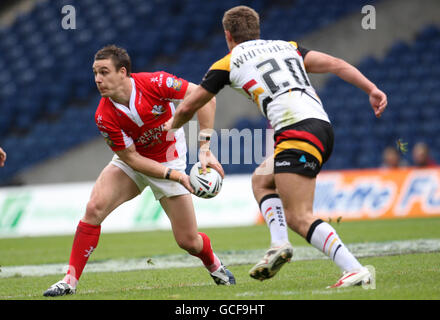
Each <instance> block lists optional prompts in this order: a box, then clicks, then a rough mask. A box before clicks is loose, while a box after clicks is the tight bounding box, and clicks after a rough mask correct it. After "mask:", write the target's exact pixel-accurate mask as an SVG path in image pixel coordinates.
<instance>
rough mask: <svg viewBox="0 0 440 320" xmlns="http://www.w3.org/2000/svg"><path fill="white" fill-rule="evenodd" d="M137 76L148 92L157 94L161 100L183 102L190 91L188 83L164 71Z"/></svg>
mask: <svg viewBox="0 0 440 320" xmlns="http://www.w3.org/2000/svg"><path fill="white" fill-rule="evenodd" d="M137 76H138V79H139V80H140V81H142V82H143V83H144V85H145V86H146V88H148V90H151V91H153V92H155V93H156V94H157V96H158V97H159V98H161V99H167V100H182V99H183V98H184V97H185V93H186V90H187V89H188V81H186V80H185V79H183V78H179V77H177V76H175V75H173V74H171V73H167V72H164V71H158V72H152V73H138V74H137Z"/></svg>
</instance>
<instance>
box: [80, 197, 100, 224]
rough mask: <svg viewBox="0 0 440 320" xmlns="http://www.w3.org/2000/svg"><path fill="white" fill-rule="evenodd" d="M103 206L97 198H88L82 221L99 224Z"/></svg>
mask: <svg viewBox="0 0 440 320" xmlns="http://www.w3.org/2000/svg"><path fill="white" fill-rule="evenodd" d="M104 208H105V206H104V205H103V204H102V203H101V202H100V201H99V200H97V199H93V198H92V199H90V200H89V202H88V203H87V207H86V213H85V215H84V219H83V220H84V221H85V222H88V223H92V224H100V223H101V222H102V220H103V216H105V212H104V211H105V209H104Z"/></svg>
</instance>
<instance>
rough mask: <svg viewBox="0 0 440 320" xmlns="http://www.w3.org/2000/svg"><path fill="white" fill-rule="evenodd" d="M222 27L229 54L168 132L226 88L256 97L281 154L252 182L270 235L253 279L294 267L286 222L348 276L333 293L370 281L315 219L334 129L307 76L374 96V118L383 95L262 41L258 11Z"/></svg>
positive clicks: (345, 66) (322, 62) (288, 46)
mask: <svg viewBox="0 0 440 320" xmlns="http://www.w3.org/2000/svg"><path fill="white" fill-rule="evenodd" d="M223 27H224V32H225V38H226V42H227V45H228V48H229V50H230V53H229V54H228V55H226V56H225V57H224V58H222V59H220V60H218V61H217V62H215V63H214V64H213V65H212V66H211V68H210V69H209V70H208V72H207V73H206V75H205V77H204V78H203V80H202V82H201V84H200V85H199V86H198V87H197V89H195V90H194V93H193V94H191V96H189V97H188V98H187V99H185V100H184V101H183V102H182V103H181V104H180V105H179V107H178V108H177V111H176V113H175V115H174V118H173V120H171V121H169V122H168V123H167V124H166V129H171V128H173V129H175V128H180V127H181V126H182V125H183V124H184V123H185V122H187V121H188V120H190V119H191V117H192V115H193V114H194V112H195V111H196V110H198V109H199V108H201V107H202V106H203V105H204V104H205V103H206V102H207V101H209V100H210V99H212V97H214V96H215V95H216V94H217V93H218V92H219V91H220V90H221V89H222V88H223V87H224V86H225V85H229V86H231V87H232V88H234V89H236V90H238V91H239V92H241V93H243V94H244V95H245V96H247V97H248V98H250V99H252V100H253V101H254V102H255V104H257V105H258V107H259V109H260V110H261V112H262V113H263V115H264V116H266V117H267V118H268V120H269V121H270V124H271V126H272V128H274V130H275V135H274V139H275V150H274V155H273V156H271V157H269V158H268V159H267V160H266V161H265V162H263V163H262V164H261V165H260V166H259V167H258V168H257V169H256V171H255V172H254V174H253V176H252V189H253V193H254V196H255V199H256V201H257V202H258V203H259V205H260V209H261V212H262V214H263V216H264V218H265V220H266V223H267V225H268V226H269V229H270V232H271V248H270V249H269V250H268V251H267V252H266V254H265V256H264V257H263V259H262V260H261V261H260V262H259V263H257V264H256V265H255V266H254V267H253V268H252V269H251V270H250V272H249V273H250V276H251V277H253V278H255V279H259V280H265V279H268V278H271V277H273V276H274V275H275V274H276V273H277V272H278V270H279V269H280V268H281V266H283V265H284V264H285V263H286V262H288V261H290V259H291V257H292V254H293V248H292V246H291V244H290V243H289V240H288V236H287V229H286V224H287V225H288V226H289V227H290V228H291V229H292V230H294V231H295V232H297V233H298V234H299V235H301V236H302V237H304V238H305V239H306V240H307V241H308V242H309V243H310V244H311V245H313V246H314V247H316V248H317V249H319V250H321V251H322V252H323V253H325V254H326V255H327V256H329V257H330V259H332V260H333V261H334V262H335V263H336V264H337V265H338V266H339V267H340V269H341V271H342V273H343V274H342V277H341V278H340V279H339V280H338V281H337V282H336V283H335V284H334V285H332V286H330V287H346V286H352V285H357V284H361V283H368V282H369V281H370V280H371V279H370V278H371V276H372V275H371V274H370V272H369V271H368V269H367V268H366V267H364V266H362V265H361V264H360V263H359V261H358V260H357V259H356V258H355V257H354V256H353V255H352V254H351V253H350V251H349V250H348V249H347V247H346V246H345V245H344V243H343V242H342V241H341V239H340V237H339V236H338V235H337V233H336V231H335V230H334V229H333V227H332V226H330V225H329V224H328V223H326V222H324V221H322V220H321V219H318V218H316V217H315V216H314V215H313V199H314V192H315V185H316V176H317V174H318V173H319V171H320V170H321V167H322V165H323V164H324V163H325V162H326V161H327V160H328V159H329V157H330V154H331V152H332V149H333V130H332V126H331V124H330V120H329V118H328V116H327V114H326V112H325V111H324V108H323V105H322V102H321V100H320V99H319V97H318V96H317V94H316V92H315V90H314V89H313V87H312V85H311V82H310V80H309V78H308V76H307V73H308V72H310V73H333V74H335V75H337V76H338V77H340V78H342V79H343V80H345V81H347V82H349V83H351V84H353V85H355V86H357V87H358V88H360V89H361V90H363V91H364V92H365V93H366V94H367V95H368V97H369V101H370V104H371V106H372V108H373V111H374V114H375V116H376V117H380V116H381V114H382V113H383V111H384V110H385V108H386V105H387V97H386V95H385V93H383V92H382V91H381V90H379V89H378V88H377V87H376V85H375V84H374V83H372V82H371V81H369V80H368V79H367V78H366V77H365V76H364V75H362V73H361V72H360V71H359V70H357V69H356V68H355V67H354V66H352V65H350V64H349V63H347V62H345V61H343V60H342V59H338V58H335V57H333V56H330V55H327V54H325V53H321V52H318V51H313V50H307V49H305V48H302V47H301V46H299V45H298V44H297V43H296V42H293V41H290V42H287V41H281V40H262V39H260V24H259V16H258V13H257V12H255V11H254V10H253V9H252V8H249V7H246V6H238V7H234V8H232V9H230V10H228V11H226V12H225V14H224V17H223ZM341 103H343V101H341ZM268 168H270V172H269V174H268V172H267V171H268V170H267V169H268Z"/></svg>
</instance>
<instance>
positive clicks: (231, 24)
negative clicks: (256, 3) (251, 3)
mask: <svg viewBox="0 0 440 320" xmlns="http://www.w3.org/2000/svg"><path fill="white" fill-rule="evenodd" d="M222 22H223V28H224V29H225V30H227V31H229V32H230V33H231V36H232V38H233V39H234V41H235V42H236V43H242V42H245V41H249V40H256V39H259V38H260V16H259V15H258V13H257V12H256V11H255V10H254V9H252V8H250V7H247V6H237V7H233V8H231V9H229V10H228V11H226V12H225V14H224V15H223V21H222Z"/></svg>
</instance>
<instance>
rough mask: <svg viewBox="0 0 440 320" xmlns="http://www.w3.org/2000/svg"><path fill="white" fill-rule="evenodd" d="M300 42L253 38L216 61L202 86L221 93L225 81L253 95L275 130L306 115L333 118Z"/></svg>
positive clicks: (225, 83) (247, 94) (252, 97)
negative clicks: (311, 76) (310, 73)
mask: <svg viewBox="0 0 440 320" xmlns="http://www.w3.org/2000/svg"><path fill="white" fill-rule="evenodd" d="M308 51H309V50H307V49H305V48H302V47H299V46H298V44H297V43H296V42H293V41H290V42H287V41H282V40H251V41H246V42H243V43H241V44H239V45H237V46H236V47H235V48H234V49H232V51H231V52H230V53H229V54H228V55H226V56H225V57H223V58H222V59H220V60H218V61H217V62H215V63H214V64H213V65H212V66H211V68H210V69H209V70H208V72H207V73H206V75H205V77H204V78H203V80H202V82H201V84H200V85H201V86H202V87H203V88H205V89H206V90H208V91H209V92H211V93H213V94H217V93H218V92H219V91H220V90H221V89H222V88H223V87H224V86H225V85H230V86H231V87H232V88H233V89H235V90H237V91H239V92H241V93H242V94H244V95H245V96H247V97H248V98H250V99H252V100H253V101H254V102H255V103H256V104H257V105H258V107H259V108H260V111H261V112H262V113H263V115H264V116H265V117H267V118H268V119H269V121H270V123H271V125H272V127H273V128H274V129H275V130H279V129H281V128H283V127H285V126H288V125H292V124H294V123H296V122H299V121H301V120H304V119H309V118H316V119H321V120H324V121H328V122H330V121H329V118H328V116H327V113H326V112H325V111H324V108H323V106H322V103H321V101H320V99H319V97H318V96H317V94H316V92H315V89H314V88H313V87H312V85H311V82H310V80H309V77H308V76H307V72H306V69H305V66H304V60H303V58H304V57H305V55H306V54H307V53H308Z"/></svg>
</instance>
